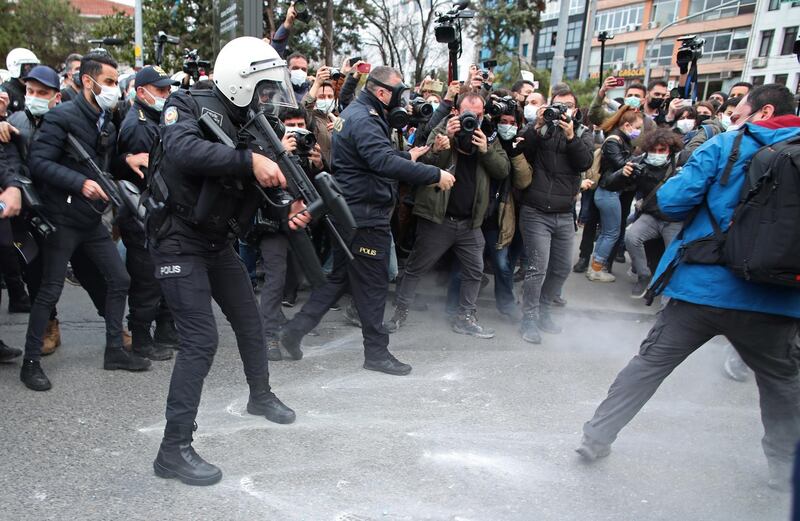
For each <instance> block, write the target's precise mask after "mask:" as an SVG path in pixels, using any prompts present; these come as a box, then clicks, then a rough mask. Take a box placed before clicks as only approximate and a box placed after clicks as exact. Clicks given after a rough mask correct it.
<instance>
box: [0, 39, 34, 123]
mask: <svg viewBox="0 0 800 521" xmlns="http://www.w3.org/2000/svg"><path fill="white" fill-rule="evenodd" d="M39 63H40V62H39V58H37V57H36V55H35V54H33V52H32V51H30V50H28V49H24V48H22V47H17V48H16V49H11V50H10V51H8V55H7V56H6V68H7V69H8V72H10V73H11V78H9V80H8V81H7V82H5V83H3V84H2V85H0V92H7V93H8V98H9V103H8V113H9V114H11V113H12V112H17V111H20V110H22V109H24V108H25V82H24V81H23V80H22V78H24V77H25V76H27V75H28V73H29V72H30V71H31V69H33V68H34V67H35V66H36V65H38V64H39Z"/></svg>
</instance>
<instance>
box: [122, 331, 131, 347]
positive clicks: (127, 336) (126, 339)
mask: <svg viewBox="0 0 800 521" xmlns="http://www.w3.org/2000/svg"><path fill="white" fill-rule="evenodd" d="M131 344H133V337H131V332H130V331H128V330H127V329H123V330H122V347H124V348H125V351H130V350H131Z"/></svg>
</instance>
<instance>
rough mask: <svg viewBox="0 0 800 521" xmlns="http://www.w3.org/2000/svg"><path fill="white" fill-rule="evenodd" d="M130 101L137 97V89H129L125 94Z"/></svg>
mask: <svg viewBox="0 0 800 521" xmlns="http://www.w3.org/2000/svg"><path fill="white" fill-rule="evenodd" d="M125 97H126V98H127V99H128V101H133V100H135V99H136V89H131V90H129V91H128V95H127V96H125Z"/></svg>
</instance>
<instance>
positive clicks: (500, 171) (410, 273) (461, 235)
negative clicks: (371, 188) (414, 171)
mask: <svg viewBox="0 0 800 521" xmlns="http://www.w3.org/2000/svg"><path fill="white" fill-rule="evenodd" d="M457 103H458V105H457V107H458V108H457V109H456V113H455V114H454V115H453V116H452V117H451V118H450V119H448V120H447V121H446V122H442V123H441V124H440V125H439V126H438V127H436V128H435V129H434V131H433V132H432V133H431V135H430V136H429V137H428V146H430V150H429V151H428V153H427V154H425V155H424V156H422V158H421V159H420V160H421V161H422V162H424V163H428V164H431V165H435V166H437V167H439V168H442V169H445V168H446V169H448V170H450V171H452V172H454V173H455V178H456V180H457V183H456V184H455V186H453V189H452V190H450V191H449V192H442V191H438V190H437V189H436V188H435V187H432V186H421V187H419V188H418V189H417V192H416V197H415V203H414V215H416V216H417V218H418V220H417V236H416V241H415V242H414V249H413V250H411V255H410V256H409V258H408V261H407V262H406V270H405V275H404V276H403V278H402V280H401V282H400V285H399V287H398V288H397V297H396V301H395V311H394V316H393V317H392V319H391V321H390V327H392V328H393V329H396V328H399V327H400V326H402V325H403V323H404V322H405V321H406V319H407V317H408V310H409V305H410V304H411V302H412V301H413V300H414V295H415V293H416V289H417V284H418V283H419V281H420V279H421V278H422V277H423V276H425V274H426V273H427V272H428V271H430V269H431V268H433V266H434V265H435V264H436V262H437V261H438V260H439V259H440V258H441V257H442V255H444V254H445V253H446V252H447V250H449V249H451V248H452V249H453V251H454V252H455V255H456V258H457V259H458V261H459V264H460V265H461V277H460V279H461V290H460V298H459V306H458V316H457V318H456V320H455V321H454V322H453V324H452V329H453V331H455V332H456V333H460V334H463V335H470V336H474V337H477V338H492V337H493V336H494V330H493V329H489V328H485V327H483V326H481V325H480V324H478V321H477V317H476V309H477V300H478V292H479V291H480V287H481V278H482V276H483V249H484V246H485V240H484V238H483V232H482V231H481V226H482V225H483V221H484V217H485V215H486V210H487V208H488V207H489V196H490V191H489V186H490V180H491V179H497V180H502V179H504V178H506V177H508V173H509V166H510V165H509V160H508V155H506V152H505V151H504V150H503V147H502V146H501V145H500V142H499V141H498V140H497V139H496V135H494V134H493V135H492V139H491V140H490V139H489V138H488V137H487V136H486V134H485V133H484V132H483V130H482V129H481V123H482V122H483V119H484V113H485V103H484V101H483V98H482V97H481V96H480V95H478V94H476V93H474V92H467V93H464V94H462V95H460V96H459V97H458V102H457Z"/></svg>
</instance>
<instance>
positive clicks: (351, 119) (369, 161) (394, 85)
mask: <svg viewBox="0 0 800 521" xmlns="http://www.w3.org/2000/svg"><path fill="white" fill-rule="evenodd" d="M409 93H410V91H409V88H408V87H407V86H406V85H404V84H403V82H402V76H401V75H400V73H399V72H397V71H396V70H395V69H392V68H391V67H376V68H374V69H373V70H372V72H371V73H370V75H369V77H368V78H367V82H366V87H365V89H364V90H363V91H362V92H361V94H359V97H358V98H357V99H356V100H355V101H354V102H353V103H351V104H350V105H348V106H347V108H346V109H345V110H344V111H343V112H342V114H341V116H340V118H339V119H338V120H337V122H336V124H335V126H334V129H333V157H332V162H333V171H334V175H335V176H336V180H337V181H338V182H339V186H340V187H341V189H342V193H343V194H344V196H345V199H346V200H347V203H348V205H349V206H350V210H351V211H352V213H353V217H354V218H355V220H356V224H357V226H358V227H357V229H356V231H355V236H354V238H353V240H352V242H351V245H350V249H351V253H352V254H353V256H354V258H353V260H352V261H350V262H348V261H347V257H346V256H345V252H344V251H342V250H341V248H339V247H338V246H336V245H335V246H334V248H335V249H334V257H333V272H332V273H331V275H330V277H329V278H328V283H327V284H326V285H325V286H323V287H321V288H320V289H318V290H315V291H314V292H313V293H312V294H311V297H310V298H309V300H308V302H306V304H305V305H304V306H303V309H302V310H301V311H300V312H299V313H298V314H297V315H295V317H294V318H293V319H292V320H291V321H290V322H289V323H288V324H287V325H286V326H285V327H284V330H283V334H282V336H281V343H282V344H283V346H284V347H285V348H286V350H287V351H288V352H289V354H290V355H292V357H293V358H295V359H296V360H299V359H300V358H302V357H303V352H302V350H301V348H300V341H301V339H302V338H303V336H305V335H306V334H307V333H308V332H310V331H311V330H312V329H313V328H314V327H315V326H316V325H317V324H318V323H319V321H320V320H321V319H322V317H323V316H324V315H325V313H327V311H328V310H329V309H330V307H331V306H332V305H333V304H334V303H335V302H336V301H338V300H339V298H341V296H342V295H343V294H344V293H345V291H346V290H347V289H348V286H349V289H350V293H351V294H352V296H353V300H354V301H355V304H356V309H357V310H358V315H359V316H360V317H361V331H362V333H363V335H364V359H365V361H364V369H369V370H372V371H380V372H383V373H387V374H392V375H398V376H402V375H407V374H408V373H410V372H411V366H410V365H408V364H404V363H402V362H400V361H399V360H397V359H396V358H395V357H394V356H392V354H391V353H390V352H389V349H388V345H389V334H388V332H387V330H386V328H385V327H384V325H383V313H384V306H385V305H386V297H387V294H388V291H389V248H390V247H391V240H392V239H391V234H390V232H389V220H390V218H391V214H392V210H393V209H394V206H395V202H396V200H397V182H398V181H405V182H408V183H411V184H416V185H431V184H437V185H438V187H439V188H440V189H441V190H449V189H450V188H451V187H452V186H453V183H454V182H455V178H454V177H453V175H452V174H450V173H448V172H446V171H444V170H440V169H439V168H437V167H435V166H431V165H423V164H420V163H416V162H414V161H413V159H416V157H419V156H420V155H421V154H422V153H424V152H425V151H427V148H420V149H417V150H414V152H413V154H412V153H409V152H400V151H397V150H395V149H394V148H393V147H392V141H391V138H390V135H391V134H390V132H391V127H394V128H402V127H404V126H405V125H406V124H408V112H407V109H406V106H407V105H408V97H409ZM412 150H413V149H412Z"/></svg>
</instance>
